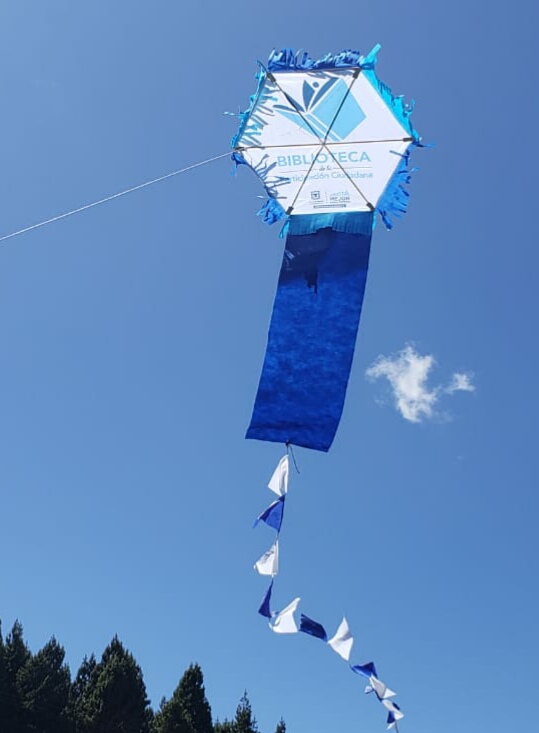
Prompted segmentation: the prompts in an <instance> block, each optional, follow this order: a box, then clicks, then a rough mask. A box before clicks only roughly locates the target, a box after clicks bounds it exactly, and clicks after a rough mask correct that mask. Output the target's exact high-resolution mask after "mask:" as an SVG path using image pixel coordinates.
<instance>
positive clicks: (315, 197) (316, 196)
mask: <svg viewBox="0 0 539 733" xmlns="http://www.w3.org/2000/svg"><path fill="white" fill-rule="evenodd" d="M311 199H312V200H313V201H320V199H321V194H320V191H311Z"/></svg>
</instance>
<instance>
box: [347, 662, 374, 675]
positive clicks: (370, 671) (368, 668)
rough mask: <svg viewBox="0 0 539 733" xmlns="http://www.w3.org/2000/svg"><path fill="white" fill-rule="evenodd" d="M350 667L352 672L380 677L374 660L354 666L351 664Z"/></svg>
mask: <svg viewBox="0 0 539 733" xmlns="http://www.w3.org/2000/svg"><path fill="white" fill-rule="evenodd" d="M350 669H351V670H352V672H355V673H356V674H360V675H362V676H363V677H371V676H373V677H378V675H377V674H376V667H375V666H374V662H367V664H354V666H352V665H350Z"/></svg>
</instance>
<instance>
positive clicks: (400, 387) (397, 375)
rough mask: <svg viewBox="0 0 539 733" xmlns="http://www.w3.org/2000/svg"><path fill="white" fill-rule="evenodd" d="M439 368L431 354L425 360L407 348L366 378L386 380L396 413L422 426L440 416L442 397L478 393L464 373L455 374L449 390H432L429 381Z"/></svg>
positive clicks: (384, 359) (383, 360) (379, 363)
mask: <svg viewBox="0 0 539 733" xmlns="http://www.w3.org/2000/svg"><path fill="white" fill-rule="evenodd" d="M435 364H436V361H435V359H434V357H433V356H432V355H431V354H427V355H425V356H421V354H419V353H418V352H417V351H416V350H415V349H414V347H413V346H411V345H407V346H405V347H404V349H402V350H401V351H399V352H398V353H397V354H395V355H394V356H379V357H378V359H377V360H376V361H375V362H374V363H373V364H372V365H371V366H370V367H369V368H368V369H367V371H366V376H367V378H368V379H371V380H372V381H374V380H376V379H380V378H381V377H385V378H386V379H387V380H388V381H389V384H390V385H391V389H392V393H393V399H394V403H395V407H396V409H397V410H398V411H399V412H400V414H401V415H402V416H403V418H404V419H405V420H409V421H410V422H414V423H419V422H422V421H423V420H428V419H431V418H433V417H434V416H435V415H436V412H435V406H436V404H437V402H438V400H439V398H440V395H441V394H443V393H445V394H453V393H454V392H473V391H474V390H475V387H474V386H473V384H472V381H471V379H472V375H471V374H470V373H462V372H455V374H453V376H452V379H451V382H450V384H449V385H448V386H447V387H444V386H442V385H438V386H435V387H432V388H431V387H429V386H428V384H427V381H428V378H429V374H430V371H431V370H432V368H433V367H434V365H435Z"/></svg>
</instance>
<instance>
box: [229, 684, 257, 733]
mask: <svg viewBox="0 0 539 733" xmlns="http://www.w3.org/2000/svg"><path fill="white" fill-rule="evenodd" d="M234 733H258V726H257V724H256V718H255V717H254V716H253V711H252V709H251V703H250V702H249V698H248V697H247V690H245V692H244V693H243V697H242V698H241V700H240V702H239V705H238V707H237V708H236V717H235V718H234Z"/></svg>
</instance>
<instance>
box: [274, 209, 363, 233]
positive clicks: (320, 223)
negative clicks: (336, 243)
mask: <svg viewBox="0 0 539 733" xmlns="http://www.w3.org/2000/svg"><path fill="white" fill-rule="evenodd" d="M288 222H289V227H288V230H287V233H288V234H315V232H317V231H318V230H319V229H333V231H334V232H343V233H344V234H363V235H364V236H366V237H368V236H369V235H370V234H371V233H372V222H373V216H372V213H371V212H370V211H366V212H362V211H355V212H353V213H351V214H346V213H344V212H339V213H336V214H296V215H292V216H291V217H289V220H288Z"/></svg>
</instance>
